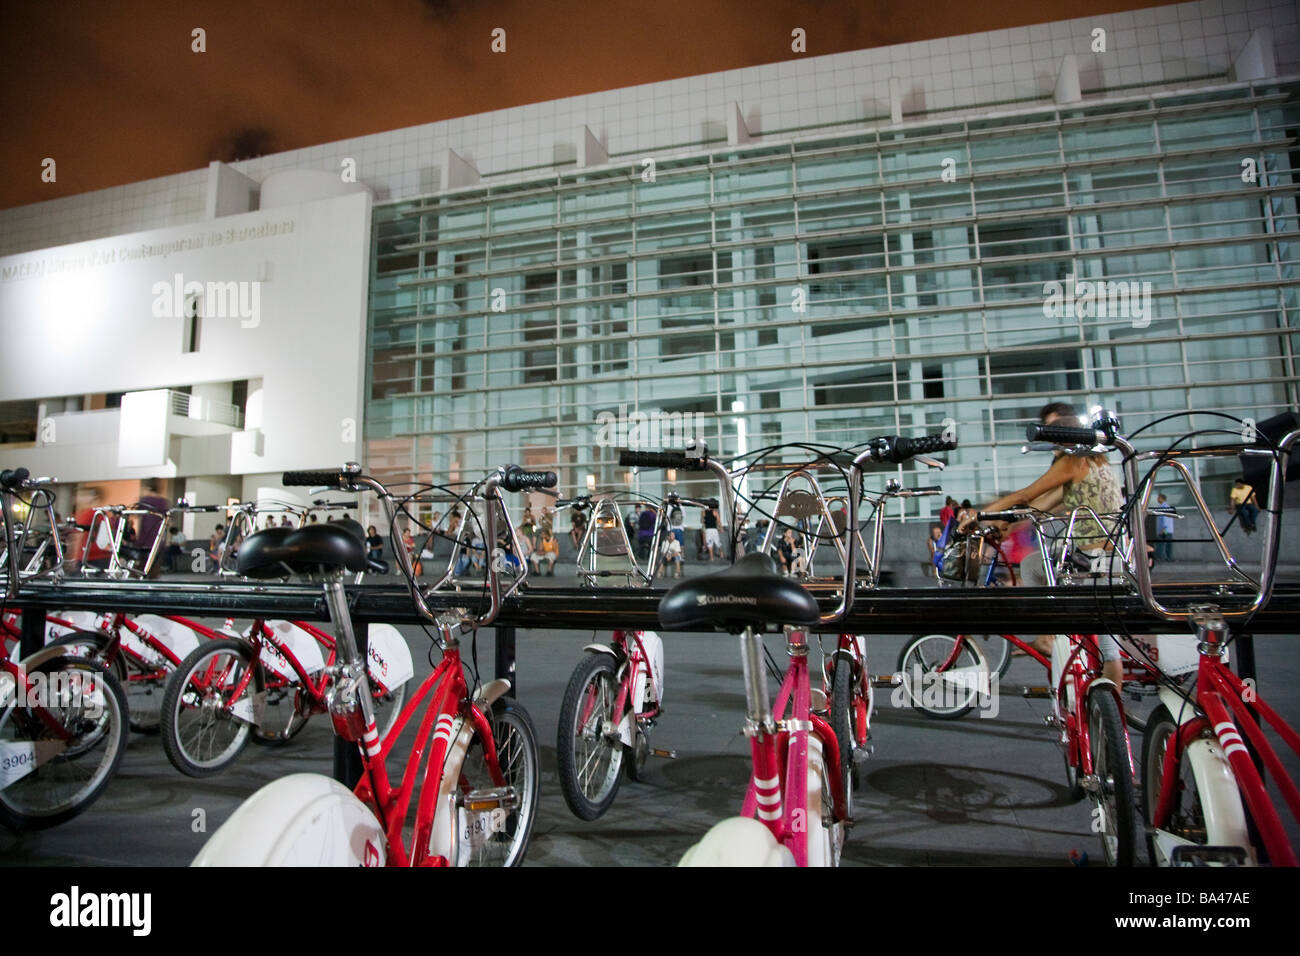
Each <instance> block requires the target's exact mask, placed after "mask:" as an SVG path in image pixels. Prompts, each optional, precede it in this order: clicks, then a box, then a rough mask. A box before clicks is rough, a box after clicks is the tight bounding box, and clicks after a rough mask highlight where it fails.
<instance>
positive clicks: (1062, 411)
mask: <svg viewBox="0 0 1300 956" xmlns="http://www.w3.org/2000/svg"><path fill="white" fill-rule="evenodd" d="M1076 418H1077V416H1076V414H1075V411H1074V409H1072V408H1070V406H1068V405H1065V404H1064V403H1059V402H1054V403H1050V404H1048V405H1046V406H1044V408H1043V409H1042V411H1041V413H1040V421H1042V422H1043V423H1044V424H1051V423H1053V422H1057V421H1071V422H1072V421H1074V420H1075V419H1076ZM1022 505H1032V506H1033V507H1035V508H1038V509H1040V510H1043V511H1049V512H1055V513H1068V512H1069V511H1071V510H1073V509H1076V508H1080V507H1082V506H1086V507H1088V508H1091V509H1093V510H1094V511H1096V512H1097V513H1098V514H1110V513H1115V512H1118V511H1119V510H1120V508H1121V506H1122V494H1121V491H1120V482H1119V476H1118V472H1117V471H1116V469H1115V467H1114V466H1113V465H1112V464H1110V463H1109V462H1108V461H1107V458H1106V456H1105V455H1092V456H1078V455H1068V454H1065V453H1063V452H1060V451H1058V452H1057V453H1056V454H1055V455H1054V457H1053V461H1052V464H1051V465H1050V467H1049V468H1048V469H1047V470H1046V471H1045V472H1044V473H1043V475H1041V476H1040V477H1039V478H1038V479H1037V480H1035V481H1034V482H1033V483H1031V484H1030V485H1028V486H1026V487H1025V488H1021V489H1018V490H1016V491H1014V492H1011V493H1010V494H1006V495H1003V496H1001V497H999V498H997V499H995V500H993V501H990V502H988V503H986V504H985V505H983V507H982V508H980V507H976V506H975V505H974V504H973V503H972V502H971V500H970V499H969V498H966V499H963V500H961V501H960V502H959V501H958V500H957V499H956V498H954V497H952V496H949V497H947V498H946V499H945V500H944V504H943V507H942V508H941V509H940V510H939V521H938V523H937V524H932V525H931V526H930V528H929V535H928V536H927V547H928V551H929V554H928V556H927V563H926V566H927V568H929V567H936V566H938V565H939V564H940V563H941V561H942V553H943V551H944V549H945V547H946V546H948V545H949V543H950V542H951V541H952V540H953V539H954V537H955V536H957V535H959V534H961V533H962V532H969V531H971V530H973V529H974V528H975V527H976V526H977V524H978V523H979V522H978V520H977V516H978V514H979V513H980V512H981V511H1000V510H1005V509H1008V508H1014V507H1017V506H1022ZM102 506H103V502H102V493H101V490H100V489H99V488H97V487H94V486H85V487H83V488H81V489H79V491H78V496H77V505H76V510H75V514H74V517H73V521H72V522H71V523H70V524H69V525H68V526H67V527H66V529H65V530H66V531H67V535H66V538H65V542H64V547H65V551H66V553H67V554H68V555H69V559H70V563H71V564H72V565H74V566H75V565H79V564H81V563H82V562H83V561H84V563H85V564H87V565H89V566H91V567H100V568H102V567H106V566H107V564H108V562H109V559H110V556H111V553H112V549H113V547H114V541H115V539H116V538H117V535H118V530H119V528H118V522H119V521H120V520H125V525H124V526H123V527H122V528H121V541H120V546H121V547H123V548H125V549H127V550H129V552H130V553H131V554H133V555H134V556H136V557H137V558H139V556H140V555H142V554H147V553H149V552H150V551H151V550H152V549H153V547H154V542H155V539H156V538H157V536H158V535H160V534H161V535H165V537H164V541H163V546H162V547H161V549H160V550H159V551H158V553H157V560H155V562H154V568H153V571H152V573H153V574H154V575H155V576H156V575H157V574H158V573H161V572H180V571H201V570H205V569H206V570H218V571H219V570H220V569H221V568H222V567H223V566H227V567H229V566H231V562H232V559H233V558H234V557H236V556H237V554H238V550H239V547H240V545H241V544H242V542H243V539H244V526H243V524H242V523H241V524H237V525H236V529H235V531H234V532H233V533H231V532H230V531H229V528H228V526H227V525H226V524H224V523H221V524H218V525H217V526H216V527H215V528H214V529H213V531H212V533H211V534H210V535H208V536H207V538H206V540H203V539H198V540H188V539H187V538H186V535H185V533H184V532H183V530H182V529H181V527H180V525H179V523H174V522H173V523H169V522H168V507H169V506H168V502H167V499H166V498H164V497H162V496H161V495H160V494H159V487H158V485H157V483H155V482H144V483H142V486H141V492H140V498H139V501H138V502H136V503H134V504H133V505H132V506H131V510H133V511H137V512H144V513H143V514H135V515H132V516H129V517H127V518H125V519H119V518H118V517H117V516H115V515H112V514H107V513H102V514H101V517H100V518H99V520H98V521H95V522H94V525H95V527H94V531H95V533H94V536H93V540H89V541H87V533H88V532H89V531H90V530H91V525H92V519H94V517H95V512H96V509H99V508H101V507H102ZM1227 506H1228V507H1227V510H1228V513H1229V515H1230V516H1231V520H1230V521H1229V524H1228V527H1229V528H1231V526H1232V524H1234V523H1236V524H1239V525H1240V527H1241V530H1242V532H1243V533H1245V534H1246V535H1252V534H1254V533H1255V531H1256V527H1257V521H1258V517H1259V501H1258V498H1257V496H1256V494H1255V491H1254V489H1253V488H1251V487H1250V486H1249V485H1247V484H1246V483H1245V481H1244V480H1243V479H1241V478H1238V479H1236V481H1235V482H1234V483H1233V486H1232V488H1231V489H1229V491H1228V501H1227ZM662 507H666V508H667V509H668V510H667V513H666V514H665V516H664V520H665V525H666V528H665V533H664V534H663V535H661V536H660V537H659V539H658V540H659V545H658V547H659V549H660V553H659V555H658V558H659V561H658V569H659V574H660V575H662V576H664V577H670V578H679V577H681V576H682V573H683V566H684V564H685V563H686V561H687V558H688V555H690V556H692V557H693V560H694V561H696V562H700V563H705V564H711V563H715V562H717V561H720V560H727V550H726V548H725V547H724V543H723V540H722V532H723V526H724V522H723V519H722V515H721V514H720V513H719V510H718V507H717V506H716V505H714V506H711V507H702V508H699V509H698V510H699V515H698V525H695V524H694V523H693V526H692V527H691V528H690V529H688V528H687V524H686V517H687V515H686V509H685V508H684V507H683V506H682V505H681V504H679V503H677V502H676V501H673V500H670V501H669V502H668V503H667V504H666V505H663V506H662ZM695 507H696V506H692V510H694V509H695ZM1150 510H1151V512H1152V516H1153V519H1154V538H1153V543H1152V544H1151V545H1149V547H1148V551H1149V560H1151V561H1153V562H1157V561H1172V560H1173V558H1174V541H1175V537H1176V535H1175V528H1176V524H1175V522H1176V519H1177V518H1179V517H1181V515H1180V514H1179V512H1178V510H1177V508H1176V507H1175V506H1174V505H1173V504H1171V503H1170V502H1169V500H1168V498H1167V496H1166V495H1165V494H1159V495H1158V496H1157V499H1156V503H1155V504H1154V505H1152V506H1151V509H1150ZM1081 514H1082V513H1081ZM835 517H836V525H837V530H839V529H841V528H842V527H843V522H844V521H845V520H847V519H846V516H844V515H842V514H841V515H836V516H835ZM342 519H343V520H350V515H348V514H346V513H345V514H343V516H342ZM554 519H555V510H554V509H552V508H544V509H542V511H541V513H540V515H539V514H538V513H537V512H535V511H534V509H533V507H532V506H531V505H529V506H527V507H525V509H524V512H523V514H522V516H521V517H520V521H519V524H518V552H519V553H517V554H516V553H515V552H516V548H515V546H514V544H513V542H511V541H510V540H508V538H507V536H506V535H505V534H504V533H502V534H501V535H499V537H498V540H497V542H496V546H497V548H498V549H500V551H501V553H502V555H503V559H504V560H505V561H506V562H507V563H510V564H513V565H515V566H520V565H522V564H524V563H527V564H529V566H530V567H531V569H532V571H533V572H534V573H535V574H539V575H545V576H548V577H553V576H554V575H555V571H556V567H557V565H558V564H559V563H560V553H561V549H560V542H559V536H558V535H557V534H556V533H555V531H554V528H553V525H554ZM261 520H262V526H261V527H260V528H257V529H255V530H264V529H266V528H274V527H294V526H295V525H296V524H297V523H298V519H297V517H296V516H293V517H291V515H290V514H289V513H287V512H277V513H272V514H267V515H264V516H263V517H262V519H261ZM319 520H320V518H319V517H318V515H317V514H316V513H311V514H309V515H308V516H307V518H306V523H308V524H311V523H316V522H318V521H319ZM325 520H326V521H327V522H329V521H334V520H336V519H335V517H334V515H333V513H327V516H326V518H325ZM589 520H590V519H589V516H588V515H587V513H586V512H585V510H582V509H574V510H572V511H570V512H569V527H568V530H567V532H565V533H566V534H567V536H568V539H569V546H570V549H571V551H574V552H576V551H577V550H578V549H579V548H580V546H581V544H582V541H583V539H584V537H585V536H586V534H587V529H588V525H589ZM467 521H468V522H470V527H469V528H464V527H463V525H464V524H465V522H467ZM658 521H659V509H658V508H656V506H655V505H652V504H649V503H647V502H644V501H642V502H637V503H636V504H635V505H634V506H633V507H631V508H629V509H628V511H627V512H626V513H625V514H624V515H623V523H624V528H625V530H626V532H627V537H628V541H629V542H630V543H631V544H632V547H633V551H634V554H635V557H636V558H637V559H638V560H639V561H640V562H641V563H642V565H643V566H644V565H645V564H646V563H647V562H648V560H649V557H650V549H651V548H652V547H654V546H655V540H656V538H655V530H656V527H657V525H658ZM789 524H792V525H793V527H790V526H787V527H784V528H781V529H780V533H779V534H776V535H774V542H775V544H774V546H773V547H772V548H771V554H772V557H773V559H774V560H775V561H776V562H777V564H778V566H779V568H780V570H781V571H782V572H783V573H785V574H787V575H791V576H795V577H799V576H806V575H807V573H808V570H809V568H808V564H809V561H808V556H809V553H810V544H811V541H810V534H811V529H810V527H809V526H808V525H807V523H806V522H804V521H797V522H789ZM767 525H768V522H767V520H766V519H764V520H760V521H759V523H758V525H757V526H756V527H755V528H754V529H753V534H752V535H751V528H750V526H749V522H748V521H745V522H743V523H742V525H741V527H740V528H739V529H738V531H737V534H736V545H737V549H736V550H737V554H743V553H744V552H745V551H746V550H748V548H749V547H750V546H751V537H753V538H754V542H753V543H755V544H756V543H757V542H759V541H761V540H763V538H764V537H765V535H766V532H767ZM428 526H429V527H431V528H432V529H434V530H433V532H432V533H430V534H428V535H426V536H425V537H424V539H423V540H422V541H420V542H418V543H417V541H416V538H415V536H414V534H413V533H412V530H411V528H410V527H407V528H406V530H405V531H404V532H403V533H402V536H401V543H402V546H403V547H404V548H405V549H406V552H407V554H408V555H409V556H410V559H411V563H412V566H413V569H414V571H415V573H416V574H417V575H420V574H423V560H424V559H428V558H432V557H434V556H435V554H436V553H437V552H438V551H442V550H443V549H444V548H448V549H449V548H450V547H451V546H452V544H451V543H452V542H455V541H457V540H458V539H462V532H463V540H461V553H460V556H459V558H458V560H457V563H456V567H455V569H454V572H453V573H454V574H455V575H456V576H460V575H463V574H465V573H467V572H468V571H470V570H474V571H476V572H477V571H481V570H482V569H483V567H484V564H485V562H486V561H487V556H488V549H487V546H486V543H485V542H484V541H483V539H482V535H483V529H484V526H485V522H484V521H483V520H482V518H481V516H479V515H476V514H474V513H473V512H470V513H469V514H465V513H462V511H461V509H460V507H453V508H452V509H451V511H450V512H448V513H447V515H446V518H445V520H444V518H443V515H442V514H441V513H440V512H434V513H433V514H432V516H431V517H430V518H429V520H428ZM1003 530H1004V531H1008V530H1009V529H1003ZM1030 537H1032V535H1031V536H1030ZM1074 542H1075V546H1076V548H1080V549H1082V550H1083V551H1084V552H1085V553H1087V554H1089V555H1093V554H1094V552H1104V551H1106V550H1108V549H1109V548H1110V547H1112V543H1111V541H1110V537H1109V535H1108V534H1107V532H1106V530H1105V529H1104V528H1101V527H1098V526H1097V523H1096V522H1095V521H1093V520H1092V519H1091V518H1088V517H1086V516H1084V517H1082V518H1081V519H1080V520H1079V521H1078V522H1077V524H1076V527H1075V531H1074ZM365 544H366V550H367V555H368V557H369V559H370V561H371V565H372V568H374V569H379V568H384V569H387V567H388V562H387V561H386V560H385V547H386V541H385V536H383V535H381V534H380V533H379V531H378V529H377V528H376V527H375V526H374V525H371V526H370V527H368V528H367V529H366V533H365ZM1021 550H1022V552H1023V553H1022V554H1021V555H1019V557H1022V558H1023V560H1022V561H1021V567H1020V573H1019V578H1020V580H1021V581H1022V582H1023V583H1041V582H1042V581H1044V580H1045V572H1044V571H1043V569H1042V568H1041V567H1039V565H1041V563H1042V561H1041V556H1040V554H1039V553H1038V551H1037V548H1036V547H1026V548H1024V549H1021ZM444 553H446V552H444ZM1004 553H1005V552H1004ZM189 556H192V558H193V560H187V557H189ZM986 557H987V555H986ZM200 559H205V560H200Z"/></svg>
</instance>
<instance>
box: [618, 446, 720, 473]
mask: <svg viewBox="0 0 1300 956" xmlns="http://www.w3.org/2000/svg"><path fill="white" fill-rule="evenodd" d="M618 463H619V464H620V465H623V466H624V467H632V468H680V469H681V470H683V471H704V470H705V469H706V468H707V467H708V459H707V458H691V457H689V456H687V455H686V454H685V453H683V452H680V451H632V450H631V449H628V448H620V449H619V452H618Z"/></svg>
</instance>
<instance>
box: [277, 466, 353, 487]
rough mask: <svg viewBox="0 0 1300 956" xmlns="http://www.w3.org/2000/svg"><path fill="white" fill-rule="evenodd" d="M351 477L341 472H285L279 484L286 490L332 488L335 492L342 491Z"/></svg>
mask: <svg viewBox="0 0 1300 956" xmlns="http://www.w3.org/2000/svg"><path fill="white" fill-rule="evenodd" d="M351 477H352V476H350V475H347V474H346V473H344V472H343V471H341V470H340V471H286V472H285V473H284V476H283V477H282V478H281V479H280V484H282V485H284V486H285V487H286V488H293V487H305V488H318V487H325V488H333V489H335V490H336V491H339V490H342V488H343V486H344V485H345V484H346V483H347V481H348V480H349V479H350V478H351Z"/></svg>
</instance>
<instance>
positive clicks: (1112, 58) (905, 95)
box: [0, 0, 1300, 255]
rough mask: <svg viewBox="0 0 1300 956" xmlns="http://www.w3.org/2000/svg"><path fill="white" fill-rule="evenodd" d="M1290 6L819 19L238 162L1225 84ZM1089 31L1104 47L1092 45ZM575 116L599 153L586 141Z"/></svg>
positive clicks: (421, 152)
mask: <svg viewBox="0 0 1300 956" xmlns="http://www.w3.org/2000/svg"><path fill="white" fill-rule="evenodd" d="M1298 16H1300V14H1298V13H1297V5H1296V4H1295V3H1294V2H1292V0H1196V2H1193V3H1181V4H1176V5H1173V6H1165V7H1156V8H1153V9H1146V10H1133V11H1129V12H1122V13H1112V14H1099V15H1097V16H1089V17H1080V18H1076V19H1068V20H1058V21H1054V22H1051V23H1044V24H1039V25H1034V26H1026V27H1017V28H1014V29H1006V30H992V31H988V32H985V33H974V34H969V35H967V36H959V37H944V38H940V39H936V40H926V41H921V42H917V43H903V44H897V45H894V46H888V47H878V48H876V49H871V50H857V51H852V52H848V53H836V54H830V55H826V56H817V55H815V54H816V51H817V46H818V42H819V38H818V35H817V31H816V30H813V31H812V32H810V33H809V35H808V38H807V42H808V49H809V51H810V53H809V54H796V53H791V55H790V59H789V60H787V61H785V62H781V63H771V64H766V65H763V66H755V67H748V68H745V69H739V70H727V71H723V72H719V73H709V74H704V75H701V76H693V77H686V78H683V79H678V80H668V81H664V82H660V83H651V84H645V85H642V86H631V87H625V88H623V89H617V90H609V91H605V92H598V93H589V94H586V95H583V96H573V97H567V98H565V99H559V100H553V101H550V102H545V103H533V104H530V105H527V106H519V107H514V108H512V109H505V110H496V111H493V112H489V113H480V114H477V115H473V116H464V117H458V118H456V119H449V120H443V121H440V122H436V123H427V124H424V125H421V126H412V127H408V128H405V129H398V130H392V131H390V132H386V133H377V134H375V135H372V136H363V137H357V138H355V139H347V140H340V141H337V142H333V143H325V144H323V145H320V146H312V147H308V148H304V149H294V150H288V151H285V152H282V153H275V154H273V155H270V156H262V157H259V158H257V159H250V160H246V161H243V162H239V163H235V164H233V166H234V168H235V169H236V170H238V171H239V172H241V173H243V174H244V175H245V176H247V177H249V178H251V179H253V180H258V181H260V180H264V179H265V178H266V177H267V176H269V175H271V174H272V173H275V172H277V171H280V170H287V169H316V170H325V171H330V172H335V173H337V172H338V171H339V170H340V169H341V168H342V163H343V161H344V160H346V159H352V160H355V162H356V175H357V178H358V179H359V180H361V181H362V182H365V183H366V184H367V185H369V186H370V187H371V188H372V189H373V190H374V192H375V197H376V199H377V200H380V201H384V200H392V199H403V198H407V197H412V196H420V195H426V194H429V193H434V192H438V191H439V190H440V189H441V188H443V187H444V183H446V184H447V185H450V186H452V187H454V186H455V185H457V180H456V177H455V176H450V177H449V176H448V175H447V174H446V171H445V170H443V169H442V168H441V165H442V164H445V163H447V162H449V161H450V162H453V163H454V162H455V160H454V159H451V160H448V159H447V158H446V157H447V156H448V152H447V151H448V150H451V151H453V155H455V156H459V157H461V158H462V159H463V160H464V161H465V162H466V163H468V164H470V166H471V167H472V168H473V169H476V170H477V171H478V173H479V176H480V178H481V181H483V182H489V183H494V184H495V183H500V182H509V181H511V180H512V179H535V178H536V177H537V173H538V167H546V166H549V165H553V164H556V163H557V162H559V163H561V164H563V163H564V162H565V161H566V160H568V161H569V165H570V166H571V165H572V160H573V159H574V158H575V157H577V156H584V157H587V158H588V161H589V162H590V161H591V158H594V157H596V156H597V155H599V154H604V155H607V156H608V158H609V161H610V162H612V163H623V164H630V163H633V162H634V161H636V160H637V159H639V157H640V156H642V155H652V156H656V157H664V156H670V155H673V154H674V153H691V152H698V151H699V150H700V149H701V148H702V147H703V145H704V144H705V143H707V142H710V141H715V140H722V139H725V138H727V135H728V132H729V128H731V127H736V126H737V124H736V108H737V107H739V116H740V118H741V119H743V130H744V135H745V136H746V137H747V138H748V141H749V142H762V141H763V139H764V138H765V137H771V138H773V139H777V140H780V141H786V140H788V139H790V138H791V136H792V135H798V134H797V131H798V130H800V129H803V128H806V127H809V126H814V125H816V126H818V127H819V129H818V130H816V131H815V135H818V136H825V135H827V133H828V128H833V124H843V125H844V126H845V128H852V129H861V128H862V127H864V126H865V127H877V126H887V125H889V124H890V122H891V105H893V104H891V101H890V79H891V78H893V79H895V80H897V84H896V85H897V88H898V96H899V102H898V104H897V106H898V108H899V113H900V115H901V121H902V122H904V123H915V122H917V121H924V120H927V119H946V118H949V117H952V116H959V115H962V114H963V113H965V112H977V113H980V114H988V113H989V112H991V111H995V110H997V109H1001V108H1005V109H1008V110H1010V109H1014V108H1017V107H1023V106H1027V105H1031V104H1032V103H1033V102H1034V101H1038V102H1040V103H1046V102H1051V101H1052V99H1053V95H1054V93H1055V92H1056V89H1057V82H1058V77H1059V75H1060V73H1061V65H1062V62H1063V60H1064V59H1065V57H1067V56H1069V55H1071V54H1072V55H1073V56H1074V58H1075V66H1076V68H1077V71H1078V76H1079V85H1080V89H1081V95H1082V96H1083V97H1084V99H1085V100H1086V99H1096V98H1100V97H1102V96H1106V95H1117V94H1120V93H1122V92H1123V91H1124V90H1126V89H1132V90H1134V91H1136V90H1139V89H1160V88H1177V87H1180V86H1184V85H1188V84H1190V83H1195V84H1197V85H1201V84H1205V83H1212V82H1214V78H1216V77H1218V78H1221V79H1222V80H1230V79H1235V78H1238V77H1234V76H1233V73H1232V71H1233V64H1234V61H1235V60H1236V59H1237V58H1238V57H1239V55H1240V54H1241V53H1242V51H1243V50H1245V49H1246V48H1247V45H1248V44H1249V43H1250V41H1251V36H1252V33H1253V32H1254V31H1256V30H1262V31H1267V32H1268V35H1269V36H1270V37H1271V41H1272V49H1273V54H1274V63H1275V68H1276V71H1277V75H1278V76H1282V77H1285V76H1292V75H1296V74H1300V25H1298V20H1297V18H1298ZM1098 29H1101V30H1104V31H1105V51H1104V52H1094V49H1093V47H1094V45H1096V39H1095V37H1094V31H1095V30H1098ZM990 104H1001V106H991V105H990ZM584 127H586V128H587V129H588V130H590V132H591V135H592V137H593V139H594V144H595V146H598V147H599V149H592V148H591V144H589V143H587V141H586V137H585V133H584V129H583V128H584ZM791 131H796V132H793V133H792V132H791ZM669 144H675V145H673V146H671V147H670V146H669ZM458 168H459V167H458ZM208 183H209V176H208V173H207V171H206V170H195V171H192V172H186V173H180V174H177V175H174V176H164V177H159V178H157V179H151V180H146V181H143V182H138V183H131V184H129V185H125V186H117V187H113V188H111V189H103V190H98V191H96V192H93V193H87V194H84V195H77V196H69V197H66V198H63V199H56V200H51V201H50V202H45V203H36V204H33V205H29V206H22V207H19V208H16V209H8V210H3V211H0V255H3V254H10V253H13V252H19V251H24V250H30V249H41V248H45V247H47V246H53V245H58V244H61V243H68V242H74V241H81V240H83V239H88V238H95V237H100V236H109V235H117V234H120V233H124V232H132V231H137V230H144V229H154V228H158V227H161V226H170V225H177V224H182V223H190V222H196V221H198V220H199V219H201V218H202V217H203V216H204V211H205V209H207V208H208V204H209V200H208Z"/></svg>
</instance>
